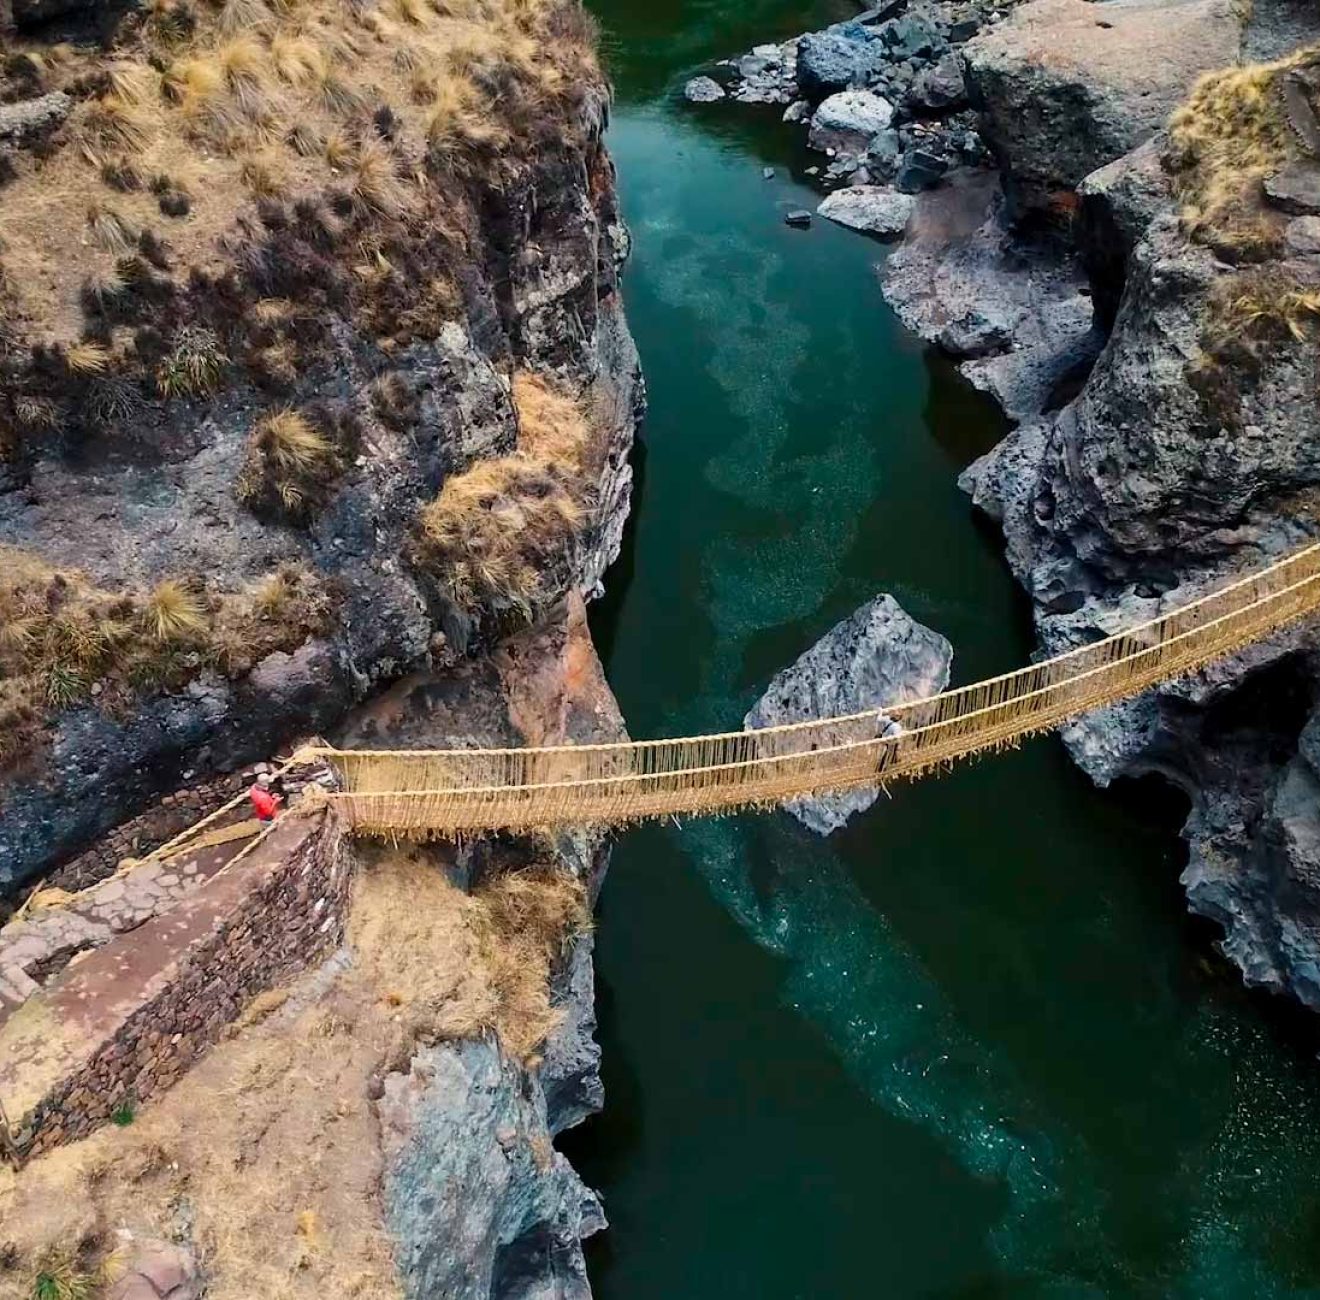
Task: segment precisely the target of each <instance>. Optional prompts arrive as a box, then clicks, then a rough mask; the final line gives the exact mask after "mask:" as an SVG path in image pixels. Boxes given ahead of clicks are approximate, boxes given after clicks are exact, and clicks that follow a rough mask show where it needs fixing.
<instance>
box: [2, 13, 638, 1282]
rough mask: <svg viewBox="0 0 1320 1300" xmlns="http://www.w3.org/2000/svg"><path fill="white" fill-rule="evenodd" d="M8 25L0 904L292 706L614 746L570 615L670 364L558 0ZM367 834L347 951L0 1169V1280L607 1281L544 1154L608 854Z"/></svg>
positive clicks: (81, 875)
mask: <svg viewBox="0 0 1320 1300" xmlns="http://www.w3.org/2000/svg"><path fill="white" fill-rule="evenodd" d="M0 40H2V41H3V43H4V54H5V58H4V60H3V64H2V65H0V67H2V70H0V214H2V215H0V232H2V233H0V298H3V306H4V311H3V325H0V905H2V904H3V902H4V900H5V898H6V896H9V897H12V896H13V895H14V894H15V893H16V892H17V891H16V887H17V886H18V885H20V884H22V883H23V882H24V881H25V880H28V879H30V878H31V877H33V876H35V875H38V874H41V873H43V872H48V871H50V870H51V869H52V868H56V869H58V868H59V867H60V866H61V864H64V863H67V864H68V866H69V871H68V872H66V873H65V874H64V875H58V873H57V878H58V879H60V880H61V881H63V882H65V883H69V884H70V885H71V887H82V886H83V885H86V884H91V883H93V882H94V881H96V880H98V879H101V878H102V877H104V876H105V875H106V874H107V873H108V872H109V871H112V870H113V869H114V866H115V859H116V857H117V856H121V855H119V854H117V851H116V850H115V849H114V847H113V846H114V845H116V844H121V845H122V844H124V843H129V842H130V841H131V843H132V844H133V846H134V851H135V852H136V851H139V849H138V841H139V839H140V838H141V836H142V835H144V834H145V835H146V836H147V837H148V841H149V843H148V844H147V845H146V846H145V847H152V846H154V843H155V841H156V840H157V839H158V838H159V836H158V835H156V834H155V830H154V829H153V828H155V826H156V823H157V822H163V820H164V819H162V818H159V817H153V816H143V810H144V809H152V810H153V811H154V810H155V804H156V801H157V799H158V797H159V796H161V795H162V794H163V793H165V792H176V791H177V792H178V793H177V794H175V793H169V794H168V797H167V799H165V800H162V801H161V804H160V806H161V807H162V808H166V807H168V808H174V807H178V806H187V807H189V808H192V807H194V806H196V800H197V799H202V800H203V801H205V799H206V798H207V797H208V796H207V794H206V792H209V791H218V790H222V789H228V788H229V787H228V785H227V784H226V782H227V780H228V779H229V778H228V775H227V774H229V773H231V772H233V771H234V770H235V769H236V768H238V767H239V766H240V765H242V764H244V763H246V762H249V761H251V760H255V759H265V758H268V757H270V756H271V755H273V754H274V753H275V752H276V750H277V749H278V748H279V747H280V746H281V745H284V744H285V743H288V742H289V741H291V740H293V739H294V738H297V737H301V736H305V735H307V734H309V733H312V732H320V733H323V734H326V735H332V736H335V737H337V738H338V739H340V740H341V741H343V742H344V743H363V742H364V741H368V740H375V741H378V742H380V743H383V744H399V745H408V744H430V745H443V744H449V743H460V744H461V743H471V742H473V741H477V742H484V743H487V744H536V743H567V742H573V741H590V740H593V739H602V740H603V739H614V738H617V737H619V736H620V735H621V734H622V722H621V719H620V718H619V716H618V712H617V709H616V708H615V706H614V703H613V700H612V698H611V697H610V695H609V691H608V688H607V687H606V686H605V684H604V680H603V676H602V674H601V671H600V667H599V664H598V663H597V661H596V658H595V652H594V649H593V648H592V645H591V641H590V635H589V633H588V631H587V627H586V620H585V611H584V605H583V601H584V599H589V598H590V597H592V596H593V595H595V594H597V593H598V592H599V591H600V590H601V584H602V580H603V575H604V572H605V570H606V568H607V566H608V565H609V564H610V562H611V561H612V560H613V558H614V557H615V555H616V554H617V552H618V549H619V545H620V541H621V535H622V529H623V525H624V520H625V518H626V515H627V511H628V506H629V494H630V488H631V468H630V464H629V452H630V449H631V443H632V437H633V432H634V429H635V426H636V422H637V420H638V418H639V415H640V412H641V408H642V388H641V379H640V373H639V368H638V361H637V356H636V352H635V350H634V348H633V345H632V341H631V338H630V336H629V333H628V329H627V325H626V322H625V321H624V317H623V313H622V307H621V303H620V300H619V295H618V272H619V267H620V264H621V262H622V260H623V257H624V254H625V251H626V245H627V239H626V233H625V232H624V230H623V228H622V226H621V224H620V220H619V216H618V212H617V207H616V198H615V188H614V174H613V168H612V164H611V162H610V159H609V157H608V155H607V153H606V151H605V148H604V145H603V142H602V134H603V132H604V129H605V126H606V121H607V116H608V104H609V97H608V89H607V87H606V85H605V83H604V80H603V77H602V75H601V73H600V71H599V68H598V67H597V64H596V61H595V33H594V29H593V27H592V24H591V22H590V20H589V19H588V18H587V16H586V14H585V12H584V11H583V10H582V8H581V7H580V6H579V5H578V4H577V3H576V0H517V2H516V3H515V2H514V0H508V2H507V3H505V2H504V0H494V2H491V3H483V4H480V5H478V4H467V3H464V2H463V0H447V2H446V3H438V2H437V3H423V2H422V0H380V2H379V3H375V2H373V0H368V3H353V4H348V3H341V2H340V0H307V2H306V3H303V4H300V5H298V6H286V5H282V4H281V5H276V4H271V5H267V4H266V3H264V0H203V2H200V3H194V2H193V0H160V2H159V3H156V2H153V3H152V4H150V5H142V6H138V5H134V4H127V5H115V6H103V5H94V4H88V3H87V2H86V0H18V2H17V3H13V4H10V3H9V0H5V2H4V3H3V4H0ZM128 819H132V820H128ZM121 824H124V825H121ZM116 826H118V827H120V831H119V832H118V833H117V834H115V835H112V836H110V837H108V838H107V839H106V840H104V841H102V842H101V843H100V844H98V843H96V839H97V836H98V835H101V834H102V833H103V832H105V831H106V830H107V829H108V828H111V827H116ZM89 844H90V845H91V848H90V849H88V850H87V851H86V852H83V853H81V854H79V850H81V849H84V848H85V847H86V846H88V845H89ZM75 855H77V856H75ZM363 858H364V861H363V864H362V867H361V870H360V871H359V876H358V881H357V885H356V889H355V894H354V904H353V908H352V911H351V916H350V923H349V938H348V942H347V944H346V946H345V948H344V949H343V950H342V951H341V952H339V953H338V954H337V955H336V956H335V957H334V958H333V959H332V960H331V961H330V963H329V964H328V965H327V966H325V967H324V968H323V969H320V970H318V971H314V972H311V973H309V974H308V975H307V976H305V977H304V978H302V979H300V980H295V981H294V982H293V983H292V984H291V985H290V986H289V987H288V988H285V989H283V990H278V991H276V992H274V993H273V994H271V995H270V996H269V998H266V999H258V1001H257V1003H255V1004H253V1005H252V1006H251V1007H250V1008H249V1009H248V1011H247V1012H246V1013H245V1014H244V1016H243V1017H242V1019H241V1020H240V1022H239V1023H238V1024H237V1025H236V1026H234V1027H232V1029H231V1031H230V1032H229V1035H228V1036H227V1037H226V1039H225V1041H224V1042H222V1043H220V1044H219V1045H218V1046H217V1047H216V1048H214V1049H213V1050H212V1052H211V1053H210V1054H209V1055H208V1056H207V1057H206V1058H205V1059H204V1060H201V1061H200V1062H198V1063H196V1064H195V1065H194V1067H193V1069H192V1070H191V1071H190V1072H189V1073H188V1074H187V1075H186V1076H185V1077H184V1078H183V1079H182V1080H180V1082H179V1083H178V1084H177V1085H175V1086H174V1088H173V1089H172V1090H171V1091H169V1092H168V1093H166V1094H165V1095H164V1096H163V1097H161V1098H159V1099H156V1100H153V1101H152V1102H151V1104H150V1105H149V1106H145V1107H144V1108H143V1111H142V1113H141V1114H140V1115H138V1116H136V1117H135V1120H134V1123H133V1125H132V1127H131V1128H129V1129H126V1130H125V1131H124V1132H122V1133H121V1132H120V1131H118V1130H116V1129H113V1128H110V1129H106V1130H102V1132H100V1133H98V1134H96V1135H94V1136H93V1137H92V1138H91V1139H89V1140H87V1141H86V1142H83V1143H79V1144H75V1145H74V1146H72V1147H69V1148H66V1149H64V1150H62V1151H61V1152H60V1153H58V1155H57V1156H56V1157H53V1158H52V1159H51V1160H49V1161H47V1160H45V1158H43V1160H42V1161H38V1162H35V1163H34V1164H33V1165H31V1166H30V1167H29V1168H28V1169H26V1170H24V1171H23V1173H22V1174H21V1175H18V1176H16V1177H11V1176H9V1175H8V1174H6V1173H5V1171H3V1170H0V1203H3V1206H4V1209H3V1213H2V1214H0V1218H2V1219H3V1228H2V1229H0V1294H3V1295H8V1294H11V1293H12V1294H15V1295H21V1296H28V1295H30V1294H32V1291H33V1287H34V1286H35V1285H37V1282H39V1281H40V1279H41V1278H43V1277H47V1276H51V1277H54V1276H58V1277H60V1278H67V1279H70V1280H71V1282H73V1283H76V1284H77V1285H80V1286H87V1287H90V1286H91V1285H92V1284H93V1283H94V1282H99V1283H104V1284H105V1285H106V1286H107V1287H109V1288H110V1289H109V1292H108V1293H112V1294H114V1295H115V1296H116V1297H118V1298H119V1300H129V1298H130V1297H137V1296H143V1297H150V1296H156V1295H158V1294H165V1290H161V1287H165V1288H166V1290H168V1293H169V1294H171V1295H174V1296H176V1300H178V1297H184V1296H192V1295H196V1294H200V1292H201V1291H202V1290H203V1289H204V1290H205V1292H206V1294H208V1295H212V1296H217V1297H223V1296H226V1295H229V1296H233V1297H235V1298H236V1300H237V1298H238V1297H247V1296H251V1295H255V1294H275V1293H280V1294H290V1295H295V1294H296V1295H307V1296H318V1297H323V1296H334V1295H344V1296H348V1295H364V1294H369V1295H380V1296H388V1295H407V1296H417V1297H430V1296H437V1295H446V1296H448V1295H454V1296H459V1295H462V1296H472V1297H482V1300H486V1298H487V1297H492V1298H493V1297H503V1296H524V1295H537V1296H546V1297H552V1296H564V1297H570V1296H574V1297H577V1296H584V1295H586V1294H587V1293H588V1289H587V1283H586V1280H585V1267H584V1264H583V1259H582V1251H581V1245H580V1241H581V1238H582V1237H583V1236H585V1235H586V1234H588V1233H590V1232H592V1231H595V1230H597V1229H598V1228H600V1227H602V1226H603V1225H604V1216H603V1213H602V1211H601V1207H600V1205H599V1203H598V1201H597V1200H596V1198H595V1196H594V1194H593V1193H592V1192H591V1191H590V1190H589V1189H587V1188H586V1187H585V1186H584V1185H583V1184H582V1183H581V1181H580V1180H579V1179H578V1177H577V1175H576V1174H575V1173H574V1172H573V1170H572V1169H571V1168H570V1167H569V1166H568V1164H567V1162H566V1161H565V1160H564V1158H563V1157H562V1156H560V1155H559V1154H558V1153H556V1152H555V1151H554V1149H553V1145H552V1143H553V1139H554V1136H555V1135H556V1134H557V1133H559V1132H560V1131H562V1130H563V1129H564V1128H566V1127H568V1126H570V1125H572V1124H576V1123H578V1122H580V1121H581V1120H582V1119H584V1118H585V1117H586V1116H588V1115H590V1114H592V1113H593V1112H594V1111H596V1110H598V1109H599V1107H600V1105H601V1104H602V1094H601V1087H600V1080H599V1077H598V1074H597V1072H596V1066H597V1062H598V1057H599V1051H598V1049H597V1047H596V1045H595V1043H594V1041H593V1032H594V1025H595V1021H594V1011H593V985H592V965H591V934H590V907H591V905H592V903H593V902H594V899H595V894H596V891H597V889H598V888H599V885H600V882H601V878H602V876H603V873H604V869H605V863H606V848H605V846H604V844H603V842H602V840H601V839H600V837H597V836H587V835H583V836H565V837H561V838H560V839H558V840H556V841H554V842H549V841H540V840H537V841H530V840H518V841H507V842H506V841H503V840H501V841H498V842H495V841H492V842H490V843H487V844H482V845H475V846H469V847H467V848H466V849H464V850H463V851H461V852H460V851H448V850H440V849H437V850H434V851H430V850H425V851H423V850H418V851H416V852H414V853H408V854H402V853H390V852H387V851H382V852H380V853H375V852H365V853H364V855H363ZM114 887H115V886H114V882H112V883H111V885H110V888H114ZM119 939H120V941H121V942H122V943H123V944H124V945H127V946H128V947H129V948H131V945H132V942H133V936H132V935H131V934H125V935H121V936H119ZM130 956H131V953H130ZM41 976H42V978H43V979H47V978H49V979H54V980H58V979H59V977H60V973H59V972H58V971H55V972H54V973H50V972H44V971H43V972H41ZM216 1097H226V1098H228V1099H230V1102H229V1104H227V1106H226V1107H225V1108H224V1112H223V1115H222V1116H220V1117H219V1118H220V1122H219V1123H217V1122H216V1120H217V1117H218V1116H217V1107H216V1106H215V1098H216ZM166 1151H167V1152H169V1155H168V1157H165V1156H162V1154H161V1153H162V1152H166ZM115 1278H118V1280H117V1281H116V1280H114V1279H115ZM34 1279H35V1280H34ZM171 1287H174V1288H175V1289H169V1288H171ZM133 1288H136V1290H135V1289H133Z"/></svg>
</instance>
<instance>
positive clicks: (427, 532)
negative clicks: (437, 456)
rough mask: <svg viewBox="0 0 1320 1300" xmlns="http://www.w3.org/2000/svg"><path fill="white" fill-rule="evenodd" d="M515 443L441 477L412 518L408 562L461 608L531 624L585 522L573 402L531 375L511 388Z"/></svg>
mask: <svg viewBox="0 0 1320 1300" xmlns="http://www.w3.org/2000/svg"><path fill="white" fill-rule="evenodd" d="M514 400H515V404H516V407H517V410H518V415H519V440H518V442H519V445H518V450H517V452H515V453H514V454H513V455H511V456H502V457H498V458H495V459H492V460H485V461H480V462H478V463H477V464H476V465H474V466H473V467H472V468H471V469H469V470H467V471H466V472H464V473H462V474H455V475H451V476H450V477H449V478H448V479H446V480H445V483H444V486H443V487H442V488H441V490H440V495H439V496H437V497H436V499H435V500H434V501H432V502H431V503H430V504H429V505H428V506H426V507H424V508H423V510H422V511H421V514H420V515H419V518H418V529H417V534H416V536H417V547H416V559H417V562H418V564H419V567H421V568H422V569H423V570H424V571H426V572H428V573H430V574H432V575H434V576H435V577H436V579H437V580H438V581H439V582H440V583H441V585H442V586H443V587H444V588H445V590H446V591H447V593H448V594H449V596H450V598H451V599H452V600H453V601H454V602H455V603H456V604H458V605H459V606H461V607H463V608H465V609H468V610H474V611H475V610H477V609H480V608H491V609H493V610H494V611H496V612H497V613H498V612H502V611H505V610H513V611H517V612H518V613H519V614H521V615H522V616H523V617H524V618H528V619H530V618H531V617H532V616H533V614H534V612H535V609H536V606H537V604H538V602H539V600H540V599H541V595H542V592H543V591H546V590H550V589H555V588H557V586H559V585H562V584H560V583H559V579H560V578H561V577H562V570H563V568H564V566H565V565H566V564H567V563H568V562H569V560H570V557H571V552H572V548H573V546H574V544H575V542H576V540H577V538H578V536H579V534H580V532H581V531H582V529H583V527H584V525H585V524H586V521H587V519H588V515H589V510H588V506H589V493H588V491H587V489H586V488H585V486H584V483H583V478H584V473H583V471H584V466H583V456H584V454H585V451H586V448H587V445H588V442H589V430H588V427H587V422H586V419H585V417H584V416H583V414H582V411H581V408H580V407H579V405H578V403H577V402H575V401H574V400H573V399H572V398H569V397H566V396H565V395H563V394H562V393H558V392H556V391H555V390H554V389H553V388H551V387H550V386H549V385H548V384H547V383H546V382H545V381H544V380H543V379H541V378H539V377H537V376H533V375H530V374H522V375H519V376H518V377H517V378H516V379H515V381H514Z"/></svg>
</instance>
